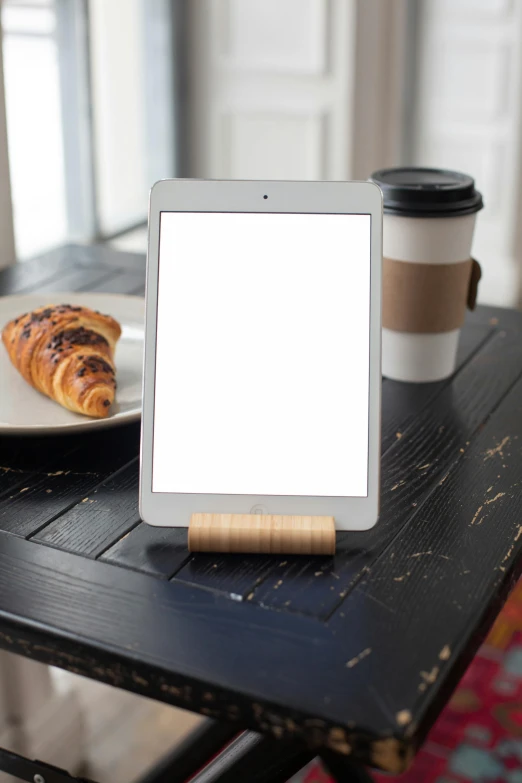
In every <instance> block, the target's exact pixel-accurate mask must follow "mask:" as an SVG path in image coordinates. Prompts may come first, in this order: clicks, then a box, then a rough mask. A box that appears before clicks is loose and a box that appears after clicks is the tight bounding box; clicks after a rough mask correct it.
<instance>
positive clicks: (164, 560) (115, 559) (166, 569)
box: [101, 522, 190, 579]
mask: <svg viewBox="0 0 522 783" xmlns="http://www.w3.org/2000/svg"><path fill="white" fill-rule="evenodd" d="M189 556H190V555H189V551H188V549H187V529H186V528H183V527H174V528H169V527H153V526H152V525H146V524H145V523H144V522H142V523H140V524H139V525H138V526H137V527H135V528H133V530H131V531H130V532H129V533H127V534H126V535H124V536H123V538H121V539H120V540H119V541H117V543H116V544H114V545H113V546H112V547H110V549H108V550H107V551H106V552H104V553H103V554H102V556H101V560H104V561H106V562H108V563H113V564H114V565H119V566H124V567H125V568H132V569H134V570H136V571H142V572H143V573H145V574H152V575H154V576H158V577H161V578H163V579H169V578H170V577H171V576H174V574H175V573H176V571H178V570H179V568H180V567H181V566H182V565H183V563H184V562H185V561H186V560H188V558H189Z"/></svg>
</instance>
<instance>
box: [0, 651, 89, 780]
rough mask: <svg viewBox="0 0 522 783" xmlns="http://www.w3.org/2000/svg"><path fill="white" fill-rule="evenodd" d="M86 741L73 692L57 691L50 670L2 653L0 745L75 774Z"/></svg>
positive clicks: (0, 658)
mask: <svg viewBox="0 0 522 783" xmlns="http://www.w3.org/2000/svg"><path fill="white" fill-rule="evenodd" d="M2 726H4V727H7V735H6V736H4V734H5V733H6V732H5V728H4V731H2ZM82 742H83V724H82V715H81V710H80V705H79V703H78V701H77V698H76V694H75V692H74V690H72V689H70V688H69V689H64V690H62V689H60V690H58V689H57V688H56V685H55V683H54V682H53V680H52V677H51V673H50V670H49V667H48V666H44V665H43V664H41V663H37V662H36V661H32V660H29V659H28V658H22V657H21V656H19V655H14V654H13V653H7V652H4V651H0V747H7V748H9V749H11V750H13V751H15V752H16V753H20V754H22V755H24V756H28V757H30V758H41V759H44V760H45V761H46V762H48V763H49V764H54V765H56V766H59V767H65V768H67V769H69V770H72V771H75V770H78V769H79V767H80V765H81V764H82V762H83V747H82Z"/></svg>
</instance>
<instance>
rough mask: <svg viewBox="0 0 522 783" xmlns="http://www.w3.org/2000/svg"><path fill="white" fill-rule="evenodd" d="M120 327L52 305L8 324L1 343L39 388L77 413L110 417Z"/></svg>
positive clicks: (91, 313) (84, 311)
mask: <svg viewBox="0 0 522 783" xmlns="http://www.w3.org/2000/svg"><path fill="white" fill-rule="evenodd" d="M120 335H121V328H120V325H119V323H118V322H117V321H115V320H114V318H111V316H109V315H102V314H101V313H99V312H98V311H95V310H90V309H89V308H88V307H73V306H71V305H67V304H63V305H48V306H46V307H40V308H38V309H37V310H34V311H33V312H32V313H25V314H24V315H21V316H20V317H19V318H15V319H14V320H13V321H10V322H9V323H8V324H7V325H6V326H5V327H4V330H3V332H2V340H3V343H4V345H5V347H6V349H7V352H8V354H9V358H10V359H11V362H12V363H13V364H14V366H15V367H16V369H17V370H18V371H19V372H20V373H21V375H22V376H23V377H24V378H25V380H26V381H27V382H28V383H30V384H31V386H34V388H35V389H38V391H40V392H42V393H43V394H46V395H47V396H48V397H50V398H51V399H53V400H55V401H56V402H58V403H60V405H63V407H64V408H68V409H69V410H71V411H74V412H75V413H83V414H85V415H86V416H93V417H96V418H106V417H107V416H108V415H109V411H110V407H111V405H112V404H113V402H114V397H115V392H116V379H115V366H114V350H115V347H116V342H117V341H118V339H119V337H120Z"/></svg>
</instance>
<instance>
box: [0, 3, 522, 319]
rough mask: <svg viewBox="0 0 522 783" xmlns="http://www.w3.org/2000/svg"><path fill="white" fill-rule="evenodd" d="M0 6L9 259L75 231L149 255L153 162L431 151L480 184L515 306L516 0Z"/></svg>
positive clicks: (266, 164)
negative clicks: (147, 233) (148, 207)
mask: <svg viewBox="0 0 522 783" xmlns="http://www.w3.org/2000/svg"><path fill="white" fill-rule="evenodd" d="M1 9H2V10H1V21H2V27H3V70H4V85H5V121H4V118H3V106H0V176H1V179H0V210H1V213H2V214H1V215H0V266H1V265H2V264H6V263H9V262H11V261H13V260H14V258H16V259H18V261H21V262H22V261H24V260H26V259H28V258H31V257H32V256H34V255H36V254H39V253H42V252H44V251H45V250H47V249H49V248H51V247H54V246H56V245H60V244H64V243H67V242H73V241H74V242H104V243H109V244H111V245H113V246H115V247H118V248H121V249H128V250H136V251H140V252H142V251H144V250H145V247H146V218H147V198H148V190H149V188H150V186H151V185H152V183H153V182H154V181H156V180H157V179H160V178H165V177H172V176H182V177H223V178H247V179H248V178H267V179H270V178H281V179H364V178H366V177H367V176H368V175H369V174H370V173H371V172H372V171H373V170H374V169H376V168H379V167H382V166H392V165H400V164H418V165H434V166H441V167H448V168H456V169H458V170H461V171H464V172H467V173H469V174H471V175H472V176H474V177H475V178H476V181H477V185H478V188H479V189H480V190H481V191H482V192H483V194H484V199H485V203H486V208H485V209H484V210H483V212H481V213H480V214H479V217H478V228H477V233H476V240H475V245H474V252H475V255H476V256H477V258H479V260H480V261H481V263H482V265H483V270H484V278H483V284H482V286H481V293H480V298H481V301H483V302H488V303H492V304H500V305H505V306H518V305H520V303H521V297H522V236H521V232H520V229H519V227H518V224H519V221H518V215H519V213H520V209H521V199H522V160H521V154H520V151H521V149H522V144H521V141H522V124H521V108H522V83H521V74H522V67H521V65H522V63H521V57H522V0H456V1H455V0H2V6H1ZM1 97H2V96H1V95H0V98H1ZM1 103H2V104H3V103H4V101H1ZM5 130H6V131H7V133H5ZM5 136H6V137H7V143H6V141H5ZM8 171H9V172H10V176H8ZM10 205H12V216H13V218H12V221H11V219H10ZM11 222H12V223H13V225H14V239H13V237H12V232H11V236H10V228H9V227H10V225H11Z"/></svg>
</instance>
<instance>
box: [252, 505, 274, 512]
mask: <svg viewBox="0 0 522 783" xmlns="http://www.w3.org/2000/svg"><path fill="white" fill-rule="evenodd" d="M250 513H251V514H269V513H270V512H269V510H268V509H267V507H266V506H252V508H251V509H250Z"/></svg>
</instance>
